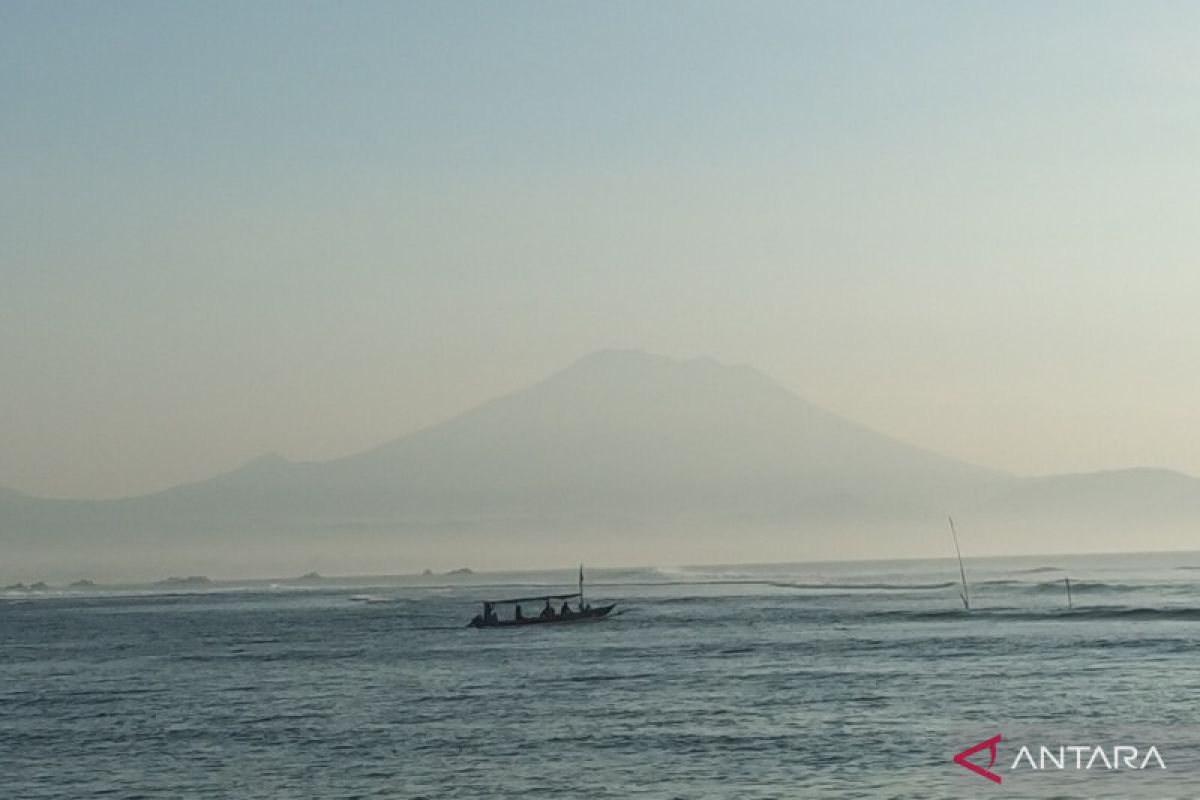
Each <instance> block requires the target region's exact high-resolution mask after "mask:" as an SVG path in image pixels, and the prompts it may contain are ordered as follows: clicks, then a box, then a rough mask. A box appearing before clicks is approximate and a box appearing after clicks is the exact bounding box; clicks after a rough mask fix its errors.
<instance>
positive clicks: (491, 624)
mask: <svg viewBox="0 0 1200 800" xmlns="http://www.w3.org/2000/svg"><path fill="white" fill-rule="evenodd" d="M559 601H561V602H562V605H561V606H558V607H557V608H556V607H555V604H556V603H557V602H559ZM571 601H575V607H574V608H572V607H571ZM522 603H542V604H544V605H542V607H541V609H540V610H538V611H537V613H536V614H533V615H531V616H526V614H525V612H524V609H522V607H521V604H522ZM616 605H617V604H616V603H609V604H608V605H603V606H593V605H591V604H589V603H588V602H587V601H586V600H585V599H584V597H583V566H582V565H580V567H579V591H577V592H568V593H566V594H539V595H532V596H530V597H513V598H510V599H508V600H484V601H483V612H482V613H480V614H476V615H475V617H474V618H473V619H472V620H471V621H470V622H468V623H467V627H469V628H511V627H515V626H517V625H547V624H551V623H555V622H588V621H591V620H598V619H604V618H605V617H607V616H608V614H609V612H610V611H612V610H613V609H614V608H616ZM498 606H511V607H512V613H511V614H506V615H505V616H504V617H501V616H500V614H499V613H497V611H496V609H497V607H498Z"/></svg>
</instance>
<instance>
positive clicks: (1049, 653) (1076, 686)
mask: <svg viewBox="0 0 1200 800" xmlns="http://www.w3.org/2000/svg"><path fill="white" fill-rule="evenodd" d="M967 569H968V578H969V580H970V582H971V603H972V611H971V612H970V613H966V612H965V611H964V610H963V609H962V603H961V601H960V599H959V595H958V592H959V587H958V584H957V579H958V574H957V566H956V565H955V563H954V562H953V560H949V561H937V562H933V561H927V562H921V561H904V562H875V563H865V562H859V563H839V564H793V565H769V566H730V567H694V568H641V569H625V570H617V569H594V570H589V572H588V578H589V580H588V585H587V592H588V597H589V599H590V600H591V601H592V602H593V603H600V602H601V601H604V600H617V601H619V603H620V605H618V607H617V612H618V613H616V615H615V616H613V617H611V618H610V619H607V620H604V621H601V622H592V623H583V624H571V625H551V626H531V627H525V628H516V629H502V630H473V629H468V628H465V627H464V624H465V623H466V622H467V621H468V620H469V619H470V617H471V616H472V615H473V614H474V613H475V612H476V611H477V605H476V603H477V601H479V600H481V599H485V598H493V597H497V596H500V597H503V596H519V595H524V594H530V593H537V592H541V591H564V590H565V591H570V590H571V589H572V587H573V586H574V581H575V573H574V571H573V570H564V571H562V572H538V573H509V574H499V573H496V574H480V575H473V576H461V577H457V576H456V577H425V578H418V577H407V578H362V579H341V580H337V581H329V580H326V581H321V582H313V583H297V582H291V583H289V582H278V583H268V582H251V583H242V584H235V583H229V584H216V585H213V586H209V587H200V588H196V589H186V590H183V589H163V588H158V589H147V588H137V587H125V588H112V589H88V590H80V591H68V590H54V589H51V590H47V591H44V592H36V593H30V592H21V591H9V592H6V593H0V797H4V798H22V799H23V800H28V799H29V798H93V797H117V798H138V797H142V798H201V797H203V798H242V799H245V798H358V797H363V798H365V797H389V798H464V799H469V800H489V799H490V798H555V799H556V800H557V799H560V798H562V799H569V798H648V799H649V798H653V799H654V800H666V799H667V798H737V799H738V800H751V799H753V798H825V797H829V798H890V797H904V798H939V797H955V798H992V797H995V798H1000V797H1080V798H1083V797H1095V798H1126V797H1145V798H1183V797H1189V798H1190V797H1200V647H1198V646H1197V641H1198V639H1200V554H1195V553H1188V554H1159V555H1136V556H1108V557H1041V558H1025V559H1006V560H998V559H997V560H990V559H977V560H970V561H968V564H967ZM1066 576H1070V578H1071V583H1072V590H1073V591H1072V600H1073V605H1074V608H1073V609H1068V608H1067V596H1066V587H1065V582H1064V580H1063V579H1064V577H1066ZM529 610H531V611H536V609H529ZM997 734H1000V735H1002V740H1001V743H1000V745H999V750H998V758H997V760H996V762H995V765H994V766H993V768H992V771H993V772H995V773H996V774H997V775H998V777H1000V778H1001V779H1002V781H1003V783H1001V784H997V783H995V782H993V781H991V780H988V779H986V778H984V777H981V776H979V775H976V774H973V773H971V772H969V771H968V770H966V769H964V768H963V767H961V766H958V765H957V764H954V763H953V762H952V760H951V759H952V756H953V755H954V754H955V753H957V752H959V751H960V750H963V749H965V748H967V747H969V746H971V745H974V744H975V743H977V742H980V741H982V740H985V739H988V738H990V737H992V736H995V735H997ZM1022 745H1028V746H1031V747H1032V748H1033V750H1034V755H1035V758H1036V757H1037V748H1038V747H1039V746H1042V745H1045V746H1048V747H1050V748H1051V751H1052V753H1053V754H1054V755H1056V756H1057V755H1058V748H1059V747H1060V746H1072V745H1086V746H1089V747H1091V746H1101V747H1104V748H1106V749H1107V751H1108V753H1109V754H1111V748H1112V747H1114V746H1118V745H1121V746H1136V747H1138V748H1139V749H1140V752H1141V751H1145V750H1146V749H1147V748H1149V747H1150V746H1155V747H1156V748H1157V749H1158V752H1159V753H1160V754H1161V760H1162V761H1163V763H1164V764H1165V766H1166V769H1160V768H1159V767H1158V766H1157V764H1154V763H1152V764H1150V765H1149V766H1148V768H1146V769H1129V768H1128V767H1125V768H1121V769H1115V770H1108V769H1104V768H1103V765H1102V762H1099V763H1098V764H1097V765H1094V766H1093V768H1092V769H1090V770H1089V769H1075V763H1074V762H1073V760H1072V759H1073V758H1074V756H1072V755H1070V754H1069V753H1068V755H1067V757H1066V759H1065V761H1066V762H1067V766H1068V767H1069V768H1064V769H1056V768H1054V765H1053V763H1051V764H1050V765H1049V766H1050V768H1049V769H1046V770H1040V769H1038V770H1035V769H1031V768H1030V767H1029V766H1028V765H1027V764H1026V765H1018V768H1017V769H1013V768H1012V761H1013V759H1014V758H1015V757H1016V756H1017V755H1018V751H1019V748H1020V747H1021V746H1022ZM987 755H988V754H987V752H986V751H984V752H983V753H981V754H979V755H977V756H975V757H974V758H973V759H972V760H973V761H977V762H979V763H980V764H981V766H983V767H987V766H988V759H987ZM1087 757H1088V756H1087V755H1086V754H1085V756H1084V758H1087ZM1138 760H1139V761H1140V756H1139V759H1138ZM1118 763H1119V762H1118Z"/></svg>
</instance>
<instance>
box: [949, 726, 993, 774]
mask: <svg viewBox="0 0 1200 800" xmlns="http://www.w3.org/2000/svg"><path fill="white" fill-rule="evenodd" d="M999 743H1000V734H998V733H997V734H996V735H995V736H993V737H992V738H990V739H985V740H984V741H982V742H980V743H979V744H977V745H972V746H971V747H968V748H967V749H966V750H963V751H962V752H961V753H958V754H957V755H955V756H954V763H955V764H958V765H959V766H960V767H966V768H967V769H969V770H971V772H974V773H975V774H976V775H982V776H983V777H985V778H987V779H988V780H989V781H995V782H996V783H1003V782H1004V780H1003V779H1002V778H1001V777H1000V776H999V775H997V774H996V773H994V772H991V771H990V770H991V768H992V766H993V765H994V764H995V763H996V745H998V744H999ZM980 750H987V751H988V752H989V753H990V754H991V756H992V759H991V761H988V768H987V769H984V768H983V767H981V766H979V765H978V764H972V763H971V762H970V761H967V759H968V758H970V757H971V756H973V755H975V754H976V753H978V752H979V751H980Z"/></svg>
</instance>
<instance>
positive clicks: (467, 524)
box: [0, 351, 1200, 577]
mask: <svg viewBox="0 0 1200 800" xmlns="http://www.w3.org/2000/svg"><path fill="white" fill-rule="evenodd" d="M1114 503H1115V504H1116V505H1117V506H1120V509H1129V510H1130V511H1129V513H1125V512H1124V511H1120V509H1117V508H1116V506H1114V505H1113V504H1114ZM1095 509H1107V512H1106V513H1104V512H1102V514H1101V516H1102V517H1104V516H1106V517H1107V518H1108V521H1112V520H1118V521H1121V520H1124V521H1125V522H1126V523H1128V521H1129V520H1130V519H1142V520H1146V519H1148V517H1146V513H1147V512H1146V509H1153V510H1156V513H1158V516H1157V517H1155V519H1157V520H1160V521H1162V522H1164V523H1165V522H1170V523H1171V525H1173V526H1174V525H1177V524H1179V525H1182V524H1184V523H1185V522H1186V521H1188V520H1196V519H1200V481H1196V480H1195V479H1192V478H1188V477H1187V476H1183V475H1179V474H1177V473H1167V472H1154V471H1138V472H1131V473H1113V474H1111V475H1109V476H1107V477H1103V476H1101V477H1095V476H1063V477H1059V478H1016V477H1013V476H1010V475H1007V474H1004V473H1001V472H997V471H994V470H989V469H985V468H982V467H977V466H973V465H969V464H964V463H962V462H959V461H955V460H953V459H950V458H946V457H944V456H941V455H938V454H936V453H933V452H930V451H927V450H923V449H921V448H917V447H913V446H911V445H908V444H905V443H903V442H899V441H897V440H894V439H891V438H889V437H886V436H883V435H881V434H878V433H876V432H873V431H871V430H869V429H867V428H865V427H863V426H861V425H858V424H856V423H854V422H851V421H849V420H846V419H844V418H841V417H838V416H837V415H835V414H832V413H830V412H828V411H825V410H823V409H820V408H818V407H816V406H813V405H811V404H810V403H808V402H806V401H804V400H802V399H800V398H799V397H797V396H796V395H794V394H792V393H791V392H789V391H787V390H786V389H784V388H783V387H782V386H780V385H779V384H777V383H775V382H774V381H772V380H771V379H769V378H768V377H766V376H765V375H763V374H762V373H759V372H757V371H756V370H753V369H751V368H748V367H728V366H722V365H719V364H717V363H716V362H714V361H712V360H711V359H696V360H690V361H679V360H674V359H670V358H666V357H663V356H656V355H649V354H645V353H637V352H619V351H604V352H600V353H596V354H594V355H591V356H588V357H586V358H584V359H582V360H580V361H579V362H577V363H575V364H574V365H572V366H570V367H568V368H567V369H565V370H562V371H561V372H558V373H556V374H554V375H552V376H550V377H549V378H547V379H546V380H544V381H542V382H540V383H538V384H536V385H534V386H531V387H529V388H527V389H525V390H522V391H519V392H516V393H514V394H511V395H508V396H506V397H502V398H499V399H497V400H493V401H491V402H489V403H485V404H483V405H481V406H479V407H477V408H475V409H473V410H471V411H468V412H467V413H464V414H461V415H459V416H457V417H455V418H453V419H450V420H447V421H446V422H443V423H441V424H438V425H434V426H432V427H430V428H427V429H425V430H422V431H419V432H417V433H414V434H412V435H409V436H405V437H403V438H400V439H397V440H395V441H392V442H388V443H386V444H383V445H380V446H378V447H376V448H374V449H372V450H369V451H367V452H364V453H360V454H357V455H354V456H350V457H347V458H343V459H339V460H336V461H330V462H323V463H290V462H287V461H286V460H284V459H282V458H280V457H279V456H267V457H264V458H261V459H258V460H256V461H254V462H251V463H250V464H247V465H245V466H244V467H242V468H240V469H238V470H235V471H233V472H231V473H228V474H225V475H221V476H218V477H216V478H213V479H211V480H208V481H203V482H200V483H196V484H191V485H186V486H181V487H177V488H175V489H171V490H168V491H165V492H159V493H157V494H153V495H148V496H145V497H138V498H129V499H124V500H116V501H105V502H86V501H56V500H37V499H34V498H27V497H23V496H16V495H13V496H9V495H5V494H0V526H2V527H0V531H3V534H2V535H3V537H4V540H5V541H6V542H7V543H8V544H9V545H11V546H10V547H9V551H10V552H12V553H16V554H17V557H18V558H20V559H23V561H24V563H29V564H36V565H40V566H41V567H44V568H47V569H48V568H49V567H50V566H53V567H54V568H55V569H59V570H60V571H61V569H62V568H64V565H65V564H67V563H68V562H70V563H71V564H73V565H74V566H72V569H75V570H83V569H85V568H96V566H97V565H105V566H106V567H111V568H113V569H117V568H118V567H120V566H121V565H127V564H129V563H131V559H132V560H135V561H136V560H138V559H140V560H142V561H143V562H146V563H162V564H172V565H174V564H179V565H180V567H179V569H182V567H183V565H184V564H186V565H188V567H189V569H188V570H186V571H197V570H198V569H199V567H200V566H203V565H211V566H210V567H209V568H211V569H213V570H223V571H225V572H228V571H229V570H231V569H237V570H248V571H252V572H276V573H278V572H284V571H290V570H300V571H307V570H308V569H320V571H323V572H325V571H336V570H343V571H351V570H363V569H367V570H378V569H380V568H386V569H412V568H414V567H416V566H418V565H421V564H424V563H459V562H460V561H470V562H471V563H473V564H475V565H484V566H487V565H488V564H496V565H516V564H523V563H530V564H538V563H547V564H554V563H570V562H572V561H575V560H578V558H581V557H586V558H588V559H590V560H593V561H596V560H599V561H604V562H608V563H638V562H643V563H644V562H645V561H647V560H653V561H671V562H674V563H679V562H686V561H701V560H725V561H739V560H740V561H747V560H756V559H757V560H770V559H804V558H818V557H864V556H872V555H874V556H902V555H910V556H916V555H929V554H934V553H938V554H940V553H942V552H944V550H945V541H944V538H945V532H944V514H945V512H946V511H948V510H954V511H956V512H958V511H961V512H963V513H964V515H965V516H964V523H967V524H968V526H969V527H968V534H967V536H968V539H969V537H970V533H969V531H970V530H972V529H974V530H978V531H980V532H981V534H982V533H983V532H986V538H985V539H981V541H980V544H981V545H983V544H987V545H988V548H989V549H992V550H995V551H1000V552H1004V551H1006V546H1007V551H1010V552H1011V551H1013V550H1023V549H1030V548H1032V549H1036V548H1037V546H1038V544H1039V542H1042V541H1044V538H1043V537H1044V535H1045V530H1046V525H1057V526H1063V525H1068V524H1069V525H1074V526H1075V527H1076V528H1078V529H1079V530H1081V531H1086V530H1087V528H1088V526H1093V527H1094V526H1095V524H1096V521H1097V520H1096V519H1095V517H1096V514H1095V513H1094V510H1095ZM1138 509H1141V511H1138ZM1139 514H1140V515H1141V516H1139ZM1075 523H1079V524H1078V525H1075ZM1097 541H1100V540H1099V539H1097ZM1083 549H1086V548H1083ZM466 555H470V556H472V557H471V558H469V559H467V558H464V557H463V556H466ZM385 564H386V565H387V566H386V567H385V566H384V565H385ZM167 571H172V570H167ZM174 571H178V570H174ZM42 574H48V573H42ZM22 577H24V575H22Z"/></svg>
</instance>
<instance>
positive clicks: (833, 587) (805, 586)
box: [592, 578, 958, 592]
mask: <svg viewBox="0 0 1200 800" xmlns="http://www.w3.org/2000/svg"><path fill="white" fill-rule="evenodd" d="M592 585H593V586H606V587H608V586H774V587H776V588H779V589H799V590H805V591H810V590H811V591H876V592H880V591H883V592H905V591H931V590H934V589H948V588H950V587H952V586H958V582H957V581H941V582H938V583H856V582H853V581H843V582H833V581H830V582H827V583H820V582H817V583H800V582H796V581H781V580H772V579H769V578H704V579H695V580H676V581H593V582H592Z"/></svg>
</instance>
